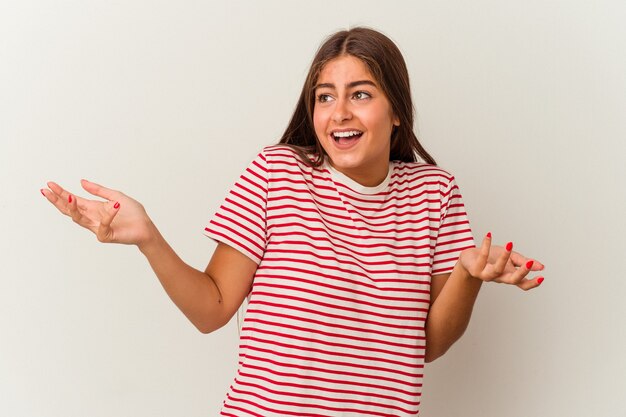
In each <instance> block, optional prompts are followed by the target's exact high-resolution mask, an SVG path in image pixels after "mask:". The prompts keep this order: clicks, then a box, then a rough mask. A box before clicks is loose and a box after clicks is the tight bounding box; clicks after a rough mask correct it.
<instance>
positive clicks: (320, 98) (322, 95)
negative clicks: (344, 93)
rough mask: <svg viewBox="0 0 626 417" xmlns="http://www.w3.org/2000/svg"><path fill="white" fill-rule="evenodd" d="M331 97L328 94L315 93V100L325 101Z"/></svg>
mask: <svg viewBox="0 0 626 417" xmlns="http://www.w3.org/2000/svg"><path fill="white" fill-rule="evenodd" d="M330 99H331V97H330V96H329V95H328V94H318V95H317V101H319V102H320V103H326V102H327V101H330Z"/></svg>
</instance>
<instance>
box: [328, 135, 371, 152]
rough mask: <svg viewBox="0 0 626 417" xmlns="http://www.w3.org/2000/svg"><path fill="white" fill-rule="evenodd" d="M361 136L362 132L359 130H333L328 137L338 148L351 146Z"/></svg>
mask: <svg viewBox="0 0 626 417" xmlns="http://www.w3.org/2000/svg"><path fill="white" fill-rule="evenodd" d="M361 136H363V132H361V131H360V130H345V131H341V132H339V131H335V132H332V133H331V134H330V137H331V138H332V139H333V140H334V142H335V145H336V146H337V147H338V148H339V149H348V148H351V147H352V146H354V145H355V144H356V143H357V142H358V141H359V139H360V138H361Z"/></svg>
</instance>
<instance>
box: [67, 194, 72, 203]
mask: <svg viewBox="0 0 626 417" xmlns="http://www.w3.org/2000/svg"><path fill="white" fill-rule="evenodd" d="M67 201H68V202H69V203H71V202H72V194H70V196H69V197H68V198H67Z"/></svg>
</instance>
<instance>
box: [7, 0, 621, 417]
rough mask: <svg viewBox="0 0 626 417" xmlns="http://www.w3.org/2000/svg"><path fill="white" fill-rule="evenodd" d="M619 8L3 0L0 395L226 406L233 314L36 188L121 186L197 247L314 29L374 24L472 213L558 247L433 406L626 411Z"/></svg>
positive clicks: (450, 365) (477, 329)
mask: <svg viewBox="0 0 626 417" xmlns="http://www.w3.org/2000/svg"><path fill="white" fill-rule="evenodd" d="M625 20H626V6H625V5H624V3H623V2H619V1H612V2H611V1H596V2H587V1H584V0H542V1H538V0H528V1H513V0H507V1H496V0H491V1H490V0H478V1H473V2H466V1H460V0H444V1H438V2H432V1H416V2H410V3H409V2H408V1H407V2H395V3H392V4H387V5H386V6H382V3H381V2H377V1H364V0H359V1H349V2H336V1H317V2H310V1H307V2H304V1H297V2H296V1H294V2H287V1H284V2H281V1H263V2H253V1H249V2H242V1H235V2H231V1H218V2H204V1H186V2H185V1H181V2H173V1H147V0H143V1H141V0H131V1H123V2H122V1H106V2H105V1H53V2H50V1H42V0H39V1H37V0H27V1H19V2H16V1H8V0H2V1H1V2H0V191H1V193H0V233H1V234H2V239H0V257H1V258H0V415H2V416H12V417H26V416H28V417H30V416H50V417H56V416H59V417H61V416H63V417H70V416H94V417H98V416H118V417H120V416H210V415H216V414H217V412H218V410H219V407H220V404H221V402H222V397H223V395H224V392H225V390H226V388H227V386H228V385H229V383H230V380H231V378H232V377H233V374H234V369H235V363H236V346H237V330H236V326H235V323H234V322H231V323H230V324H229V325H228V326H227V327H226V328H224V329H222V330H220V331H219V332H217V333H214V334H211V335H208V336H207V335H201V334H200V333H198V332H197V331H196V330H195V329H194V328H193V326H192V325H191V324H189V323H188V322H187V321H186V319H185V318H184V316H183V315H182V314H181V313H179V312H178V310H177V309H176V307H175V306H174V305H173V303H171V302H170V301H169V299H168V298H167V295H166V294H165V292H164V291H163V290H162V289H161V287H160V284H159V283H158V281H157V280H156V278H155V277H154V276H153V274H152V272H151V270H150V269H149V267H148V264H147V262H146V261H145V259H143V258H142V257H141V255H140V254H139V252H138V251H137V249H136V248H134V247H121V246H105V245H101V244H99V243H97V241H96V240H95V239H94V238H93V236H91V235H90V234H89V233H88V232H86V231H84V230H82V229H79V228H77V227H75V225H73V224H72V223H71V221H70V220H69V219H67V218H63V217H62V216H60V215H59V214H58V213H56V212H55V211H54V210H53V208H52V207H51V206H49V204H48V203H47V202H46V201H45V200H44V199H43V197H42V196H41V195H40V194H39V189H40V188H41V187H43V186H45V182H46V181H47V180H55V181H57V182H59V183H60V184H62V185H65V186H67V187H68V188H69V189H70V190H72V191H74V192H77V193H80V189H79V179H80V178H87V179H91V180H93V181H96V182H101V183H103V184H105V185H108V186H110V187H113V188H117V189H121V190H123V191H125V192H126V193H127V194H130V195H132V196H134V197H135V198H137V199H138V200H140V201H141V202H143V203H144V205H145V206H146V207H147V208H148V210H149V213H150V214H151V216H152V217H153V218H154V220H155V222H156V223H157V225H159V227H160V228H161V230H162V232H163V234H164V235H165V236H166V237H167V238H168V240H169V241H170V243H171V244H172V245H173V246H174V248H176V250H177V251H178V253H179V254H180V255H181V256H182V257H183V258H184V259H185V260H186V261H187V262H189V263H190V264H191V265H193V266H195V267H197V268H200V269H201V268H204V266H205V265H206V263H207V261H208V259H209V257H210V254H211V252H212V249H213V245H212V244H211V243H210V242H209V241H208V240H207V239H206V238H205V237H203V236H202V233H201V231H202V229H203V227H204V224H205V222H206V221H207V219H208V217H209V215H210V213H211V212H212V210H214V209H215V208H216V206H217V204H218V203H219V202H220V200H221V199H222V197H223V196H224V193H225V192H226V190H227V189H228V188H229V186H230V184H231V183H232V182H233V181H234V179H235V178H236V177H237V176H238V175H239V173H240V172H241V170H242V169H243V168H244V167H245V165H246V163H247V162H248V161H249V160H250V159H251V158H252V157H253V156H254V155H255V154H256V152H257V151H258V150H259V149H260V148H261V147H262V146H263V145H266V144H270V143H274V142H275V141H276V140H277V139H278V137H279V135H280V134H281V133H282V129H283V128H284V127H285V125H286V123H287V121H288V119H289V117H290V115H291V111H292V109H293V106H294V104H295V101H296V99H297V96H298V94H299V91H300V87H301V84H302V81H303V78H304V75H305V72H306V70H307V67H308V65H309V63H310V60H311V59H312V56H313V53H314V51H315V50H316V48H317V47H318V45H319V43H320V42H321V40H322V39H323V38H324V37H325V36H326V35H328V34H329V33H331V32H333V31H335V30H337V29H340V28H345V27H348V26H352V25H357V24H365V25H370V26H372V27H375V28H378V29H380V30H382V31H384V32H385V33H387V34H388V35H390V37H392V38H393V39H394V40H395V41H396V42H397V43H398V45H399V46H400V48H401V50H402V51H403V52H404V54H405V57H406V59H407V61H408V65H409V69H410V73H411V77H412V82H413V92H414V96H415V104H416V108H417V113H418V126H417V128H418V131H419V133H420V136H421V137H422V138H423V142H424V144H425V146H426V147H427V149H429V150H430V151H431V152H432V153H433V154H434V155H435V157H436V158H437V160H438V162H439V163H440V165H442V166H443V167H445V168H447V169H448V170H450V171H452V172H453V173H455V174H456V176H457V179H458V182H459V184H460V186H461V189H462V191H463V193H464V197H465V201H466V204H467V206H468V210H469V212H470V215H471V219H472V221H473V228H474V231H475V235H476V236H482V235H483V234H484V233H486V232H487V231H491V232H492V233H493V234H494V237H495V239H496V240H498V241H499V242H500V243H504V242H506V241H507V240H513V241H514V242H515V244H516V248H518V249H519V250H520V251H522V252H524V253H526V254H528V255H530V256H534V257H537V258H538V259H540V260H541V261H543V262H544V263H545V264H546V265H547V269H546V271H545V276H546V281H545V282H544V284H543V286H542V287H541V288H539V289H537V290H535V291H532V292H529V293H524V292H522V291H519V290H517V289H516V288H512V287H505V286H500V285H497V284H490V285H485V286H484V287H483V290H482V292H481V295H480V297H479V300H478V304H477V306H476V309H475V314H474V317H473V319H472V323H471V324H470V327H469V329H468V331H467V333H466V335H465V336H464V338H463V339H462V340H461V341H460V342H459V343H458V344H457V345H455V346H454V347H453V348H452V349H451V351H450V352H449V353H448V354H447V355H446V356H445V357H443V358H441V359H440V360H438V361H436V362H435V363H433V364H432V365H429V366H428V368H427V376H426V387H425V390H424V399H423V401H424V403H423V410H422V414H423V415H424V416H429V417H430V416H434V417H448V416H450V417H452V416H461V415H462V416H470V417H502V416H507V417H522V416H524V417H526V416H535V417H541V416H565V415H567V416H570V417H574V416H581V417H582V416H592V415H593V416H606V417H616V416H620V417H623V416H625V415H626V405H625V402H624V395H623V388H624V387H625V386H626V359H625V355H624V354H623V353H624V350H625V348H626V334H625V329H626V326H625V323H624V317H626V307H625V306H624V304H625V303H624V302H623V297H624V294H626V284H625V280H624V277H623V276H622V275H623V273H622V271H623V269H624V266H623V265H624V248H625V245H624V237H625V236H626V233H625V232H626V230H625V222H624V221H623V217H622V216H623V214H624V211H625V209H626V203H625V196H626V193H625V192H624V186H623V182H624V180H626V170H625V164H624V162H623V161H622V158H623V154H624V151H625V150H626V149H625V146H624V144H623V142H624V139H625V137H626V122H625V115H626V76H625V75H624V74H626V53H625V51H626V45H625V44H626V42H625V41H626V30H625V29H624V26H623V22H624V21H625ZM82 195H84V193H83V194H82Z"/></svg>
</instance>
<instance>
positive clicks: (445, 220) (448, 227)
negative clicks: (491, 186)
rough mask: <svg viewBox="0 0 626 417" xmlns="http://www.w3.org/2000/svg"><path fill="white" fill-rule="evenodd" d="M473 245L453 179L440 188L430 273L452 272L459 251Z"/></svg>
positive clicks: (459, 194) (461, 201) (468, 225)
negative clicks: (438, 218) (435, 237)
mask: <svg viewBox="0 0 626 417" xmlns="http://www.w3.org/2000/svg"><path fill="white" fill-rule="evenodd" d="M473 247H475V244H474V237H473V236H472V229H471V228H470V223H469V219H468V217H467V212H466V211H465V205H464V204H463V200H462V198H461V192H460V191H459V187H458V186H457V184H456V181H455V180H454V177H452V178H451V179H450V182H449V183H448V186H447V187H445V188H443V189H442V190H441V220H440V223H439V230H438V231H437V242H436V244H435V252H434V256H433V265H432V272H431V273H432V275H437V274H447V273H450V272H452V270H453V269H454V265H455V264H456V262H457V260H458V259H459V256H460V254H461V251H463V250H464V249H468V248H473Z"/></svg>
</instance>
